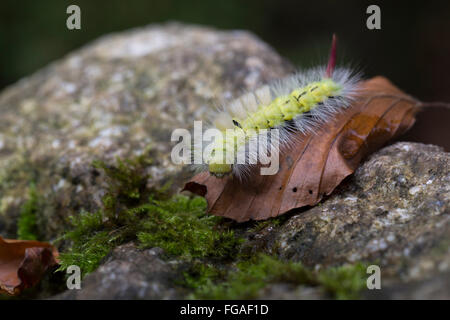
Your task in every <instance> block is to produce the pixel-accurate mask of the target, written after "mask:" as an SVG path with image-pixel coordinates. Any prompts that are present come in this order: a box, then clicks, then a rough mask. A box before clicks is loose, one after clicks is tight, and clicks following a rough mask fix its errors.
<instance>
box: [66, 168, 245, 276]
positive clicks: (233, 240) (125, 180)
mask: <svg viewBox="0 0 450 320" xmlns="http://www.w3.org/2000/svg"><path fill="white" fill-rule="evenodd" d="M143 165H145V163H144V164H143V162H142V161H141V160H139V161H118V163H117V165H116V166H106V165H105V164H103V163H100V162H97V163H96V167H97V168H102V170H104V172H105V174H106V176H107V179H108V181H109V186H108V191H107V193H106V194H105V196H104V197H103V203H104V208H103V209H101V210H99V211H97V212H94V213H88V212H83V213H81V214H80V215H78V216H77V217H72V219H71V223H72V226H73V227H72V230H71V231H69V232H67V233H66V234H65V235H64V237H63V239H65V240H68V241H70V242H71V248H70V249H69V250H68V251H66V252H63V253H62V254H61V267H60V270H65V269H66V268H67V267H68V266H70V265H72V264H75V265H78V266H79V267H80V268H81V270H82V273H83V275H86V274H87V273H90V272H92V271H93V270H95V269H96V268H97V267H98V265H99V264H100V262H101V260H102V259H103V258H104V257H105V256H106V255H107V254H108V253H109V252H110V251H111V250H112V249H113V248H114V247H116V246H118V245H120V244H122V243H125V242H128V241H137V242H138V244H139V246H140V247H141V248H147V247H161V248H163V249H164V250H165V252H166V253H167V254H169V255H174V256H177V257H179V258H183V259H192V258H204V257H211V258H227V257H231V256H232V255H234V254H235V253H236V251H237V247H238V245H239V242H240V240H239V239H238V238H237V237H236V236H235V235H234V233H233V232H232V231H228V230H226V229H223V228H222V229H220V228H219V227H218V226H217V225H218V222H220V220H221V219H220V218H218V217H215V216H207V215H206V213H205V211H206V202H205V200H204V199H203V198H199V197H196V198H189V197H186V196H181V195H177V196H174V197H170V198H168V197H167V195H166V194H165V193H164V192H162V190H161V189H160V190H147V189H146V188H145V185H146V183H145V182H146V180H147V178H148V176H146V175H144V174H141V173H142V172H143V170H142V168H143ZM144 196H147V197H146V198H144Z"/></svg>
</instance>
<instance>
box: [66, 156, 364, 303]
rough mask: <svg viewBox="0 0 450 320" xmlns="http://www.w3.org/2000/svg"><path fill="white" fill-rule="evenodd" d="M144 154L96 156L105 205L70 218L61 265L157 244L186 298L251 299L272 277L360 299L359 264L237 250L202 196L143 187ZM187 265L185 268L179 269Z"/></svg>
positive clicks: (94, 263) (87, 268)
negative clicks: (318, 267) (319, 266)
mask: <svg viewBox="0 0 450 320" xmlns="http://www.w3.org/2000/svg"><path fill="white" fill-rule="evenodd" d="M147 164H148V162H146V161H145V160H143V159H142V158H139V159H135V160H133V161H129V160H125V161H120V160H118V162H117V164H116V165H114V166H111V165H106V164H104V163H101V162H96V163H95V166H96V168H99V169H100V170H103V171H104V173H105V174H106V177H107V180H108V190H107V192H106V194H105V196H104V197H103V203H104V207H103V209H101V210H99V211H97V212H93V213H88V212H82V213H80V214H79V215H78V216H76V217H72V219H71V223H72V226H73V228H72V230H70V231H69V232H67V233H66V234H65V236H64V239H65V240H67V241H70V243H71V247H70V249H69V250H68V251H66V252H63V253H62V254H61V267H60V269H59V270H65V269H66V268H67V267H68V266H70V265H73V264H75V265H78V266H80V268H81V270H82V275H83V276H84V275H86V274H88V273H90V272H92V271H94V270H95V269H96V268H97V267H98V266H99V264H100V263H101V261H102V259H104V258H105V256H106V255H108V253H109V252H111V250H112V249H113V248H114V247H116V246H118V245H120V244H122V243H126V242H129V241H135V242H136V243H137V244H138V245H139V246H140V247H141V248H149V247H161V248H163V249H164V251H165V253H166V254H167V255H170V256H174V257H176V258H177V259H178V260H183V261H185V262H186V263H185V264H183V266H186V265H188V266H189V267H188V269H187V270H186V269H184V270H180V271H182V273H183V275H184V276H183V280H182V281H181V283H178V285H182V286H184V287H185V288H187V289H189V290H190V291H191V292H192V294H191V295H190V296H189V298H196V299H251V298H256V297H257V296H258V293H259V291H260V290H261V289H263V288H264V287H265V286H267V285H269V284H272V283H289V284H291V285H306V286H314V287H319V288H322V290H323V291H324V292H325V293H326V294H327V295H328V296H329V297H332V298H337V299H349V298H356V297H358V293H359V292H360V290H361V289H362V288H364V286H365V279H366V274H365V272H364V271H365V269H364V268H363V266H362V265H355V266H344V267H340V268H331V269H326V270H322V271H318V272H317V271H312V270H310V269H308V268H306V267H304V266H303V265H302V264H300V263H294V262H286V261H281V260H279V259H278V258H275V257H272V256H268V255H257V256H249V255H243V254H239V252H240V247H241V246H240V245H241V242H242V239H241V238H240V237H238V236H236V235H235V234H234V232H233V231H232V230H230V227H229V226H226V224H225V223H223V220H222V218H219V217H215V216H208V215H206V213H205V212H206V202H205V200H204V199H203V198H200V197H195V198H189V197H186V196H182V195H176V196H173V197H169V196H168V195H167V194H165V193H164V192H162V191H161V190H148V189H147V188H146V181H147V179H148V178H149V177H148V176H147V175H146V174H145V170H144V169H145V166H146V165H147ZM285 219H286V218H285V217H280V218H276V219H271V220H268V221H264V222H259V223H257V224H255V226H254V228H253V231H255V232H256V231H259V230H262V229H263V228H266V227H268V226H270V225H273V226H278V225H280V224H282V223H283V222H284V221H285ZM183 268H185V267H183Z"/></svg>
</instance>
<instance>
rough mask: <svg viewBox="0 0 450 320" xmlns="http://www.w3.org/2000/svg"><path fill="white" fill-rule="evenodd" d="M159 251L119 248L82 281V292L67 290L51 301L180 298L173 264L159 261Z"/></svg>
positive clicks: (173, 262) (129, 245)
mask: <svg viewBox="0 0 450 320" xmlns="http://www.w3.org/2000/svg"><path fill="white" fill-rule="evenodd" d="M161 254H162V250H161V249H159V248H152V249H149V250H139V249H137V248H136V247H135V246H134V245H133V244H132V243H129V244H125V245H122V246H119V247H117V248H115V249H114V251H113V252H112V253H111V254H110V255H109V256H108V257H107V258H106V259H105V261H104V262H103V264H102V265H101V266H100V267H99V268H98V269H97V270H96V271H95V272H93V273H92V274H90V275H87V276H86V278H85V279H84V280H83V282H82V289H80V290H67V291H65V292H64V293H62V294H60V295H58V296H56V297H54V299H81V300H91V299H106V300H117V299H177V298H178V299H179V298H180V297H181V294H182V291H181V290H177V289H176V288H175V286H174V282H175V281H176V280H177V279H178V278H179V275H178V274H177V273H176V264H177V263H176V261H172V262H171V261H164V260H162V259H161V258H160V255H161Z"/></svg>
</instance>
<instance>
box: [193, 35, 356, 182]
mask: <svg viewBox="0 0 450 320" xmlns="http://www.w3.org/2000/svg"><path fill="white" fill-rule="evenodd" d="M335 64H336V38H335V36H333V42H332V47H331V53H330V59H329V61H328V65H327V67H326V68H325V67H317V68H313V69H310V70H307V71H305V72H301V73H300V72H299V73H297V74H295V75H293V76H290V77H288V78H285V79H282V80H279V81H278V82H276V83H273V84H271V85H266V86H264V87H262V88H260V89H258V90H256V91H254V92H250V93H247V94H245V95H244V96H242V97H241V98H239V99H236V100H234V101H232V102H231V103H230V104H229V105H228V106H226V107H224V109H223V110H222V111H220V112H219V113H217V114H216V115H215V117H214V119H212V123H213V124H214V126H215V128H216V129H218V130H220V131H221V132H222V135H221V136H222V137H221V138H216V139H215V140H214V143H213V144H212V146H211V149H210V150H211V154H210V156H209V157H208V158H207V159H206V161H205V162H204V163H203V164H202V166H201V167H202V169H204V170H208V171H209V173H210V174H211V175H214V176H216V177H218V178H222V177H224V176H225V175H228V174H233V175H234V176H235V177H237V178H239V179H242V178H243V177H245V176H247V175H248V174H249V172H250V168H251V164H254V163H256V162H261V160H262V159H261V158H259V157H260V155H259V154H258V153H256V152H255V151H254V150H253V151H252V150H249V148H248V146H249V144H250V143H251V142H256V143H259V147H260V148H261V147H263V148H266V149H267V148H270V147H271V146H270V145H271V144H272V143H273V141H274V139H273V138H271V135H270V134H269V135H265V137H266V138H264V139H261V136H262V134H263V133H264V134H266V133H267V131H269V132H270V131H273V130H274V129H277V133H279V135H278V136H279V139H278V141H279V148H281V149H283V148H286V147H289V145H290V144H291V143H292V142H293V141H294V140H295V137H296V136H297V135H296V132H298V131H299V132H302V133H310V132H314V130H316V129H317V127H318V126H320V125H323V124H325V123H327V122H328V121H331V120H332V119H333V117H334V116H335V115H336V114H337V113H338V112H340V111H342V110H343V109H345V108H346V107H348V106H349V105H350V103H351V102H352V101H353V99H354V98H355V96H356V95H357V92H358V81H359V77H358V75H357V74H355V73H354V72H353V71H351V70H350V69H346V68H335ZM267 137H268V138H267ZM271 150H272V149H271ZM239 155H244V158H245V161H244V162H243V163H242V162H238V161H237V159H238V156H239Z"/></svg>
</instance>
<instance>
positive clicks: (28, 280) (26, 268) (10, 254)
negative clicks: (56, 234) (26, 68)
mask: <svg viewBox="0 0 450 320" xmlns="http://www.w3.org/2000/svg"><path fill="white" fill-rule="evenodd" d="M57 259H58V251H57V250H56V248H55V247H53V246H52V245H51V244H49V243H47V242H39V241H29V240H10V239H3V238H2V237H0V293H2V292H6V293H8V294H11V295H18V294H20V292H21V291H22V290H23V289H25V288H29V287H32V286H34V285H35V284H37V283H38V282H39V281H40V279H41V277H42V276H43V274H44V273H45V271H47V269H48V268H50V267H52V266H55V265H56V264H57V263H58V261H57Z"/></svg>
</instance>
